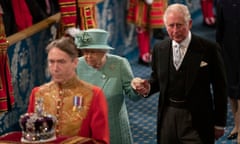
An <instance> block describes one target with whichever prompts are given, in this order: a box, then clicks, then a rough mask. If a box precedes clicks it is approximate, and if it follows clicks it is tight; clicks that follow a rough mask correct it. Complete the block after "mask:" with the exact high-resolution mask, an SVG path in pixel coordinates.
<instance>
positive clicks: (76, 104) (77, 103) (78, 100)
mask: <svg viewBox="0 0 240 144" xmlns="http://www.w3.org/2000/svg"><path fill="white" fill-rule="evenodd" d="M81 107H82V96H74V97H73V111H77V110H80V109H81Z"/></svg>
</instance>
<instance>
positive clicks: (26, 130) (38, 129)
mask: <svg viewBox="0 0 240 144" xmlns="http://www.w3.org/2000/svg"><path fill="white" fill-rule="evenodd" d="M56 121H57V120H56V118H55V117H54V116H53V115H50V114H47V113H45V112H44V109H43V99H41V98H39V99H37V101H36V104H35V112H34V113H25V114H23V115H21V116H20V119H19V124H20V127H21V129H22V140H23V141H25V142H26V141H30V142H34V141H43V142H45V141H49V140H54V139H55V126H56Z"/></svg>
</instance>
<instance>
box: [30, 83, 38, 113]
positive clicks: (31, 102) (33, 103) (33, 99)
mask: <svg viewBox="0 0 240 144" xmlns="http://www.w3.org/2000/svg"><path fill="white" fill-rule="evenodd" d="M38 89H39V88H38V87H36V88H33V90H32V92H31V95H30V97H29V103H28V110H27V112H28V113H33V112H34V107H35V93H36V92H37V91H38Z"/></svg>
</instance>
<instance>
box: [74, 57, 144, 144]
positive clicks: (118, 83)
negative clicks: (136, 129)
mask: <svg viewBox="0 0 240 144" xmlns="http://www.w3.org/2000/svg"><path fill="white" fill-rule="evenodd" d="M77 74H78V76H79V77H80V79H82V80H85V81H87V82H90V83H92V84H94V85H97V86H99V87H101V88H102V89H103V91H104V93H105V96H106V98H107V102H108V115H109V118H108V119H109V127H110V143H111V144H132V143H133V140H132V134H131V129H130V124H129V119H128V112H127V108H126V103H125V97H124V96H125V95H126V96H128V97H129V98H130V99H131V100H134V101H135V100H139V99H140V96H138V95H137V94H136V93H135V92H134V91H133V89H132V88H131V85H130V83H131V80H132V79H133V73H132V70H131V66H130V64H129V62H128V61H127V59H126V58H123V57H120V56H116V55H112V54H107V61H106V63H105V65H104V66H103V67H102V68H101V69H100V70H97V69H94V68H93V67H91V66H89V65H88V64H87V63H86V61H85V59H84V57H80V58H79V63H78V67H77Z"/></svg>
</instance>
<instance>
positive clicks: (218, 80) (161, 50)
mask: <svg viewBox="0 0 240 144" xmlns="http://www.w3.org/2000/svg"><path fill="white" fill-rule="evenodd" d="M164 23H165V27H166V30H167V32H168V35H169V38H167V39H165V40H163V41H162V42H160V43H159V44H156V45H155V47H154V48H153V53H152V73H151V77H150V79H149V80H144V79H141V78H134V79H133V80H132V83H131V84H132V87H133V89H135V90H136V92H138V93H139V94H140V95H143V96H144V97H148V96H150V95H151V94H153V93H156V92H158V91H159V92H160V97H159V106H158V127H157V139H158V143H160V144H214V141H215V139H218V138H219V137H221V136H222V135H223V134H224V127H225V125H226V116H227V92H226V91H227V90H226V73H225V68H224V64H223V60H222V57H221V54H220V47H219V46H218V45H217V44H216V43H214V42H211V41H209V40H206V39H203V38H201V37H199V36H197V35H194V34H192V33H191V31H190V29H191V26H192V20H191V17H190V13H189V10H188V8H187V7H186V6H185V5H182V4H172V5H170V6H169V7H168V8H167V9H166V11H165V14H164ZM179 47H180V48H179ZM178 54H180V56H179V55H178ZM175 64H176V66H175Z"/></svg>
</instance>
